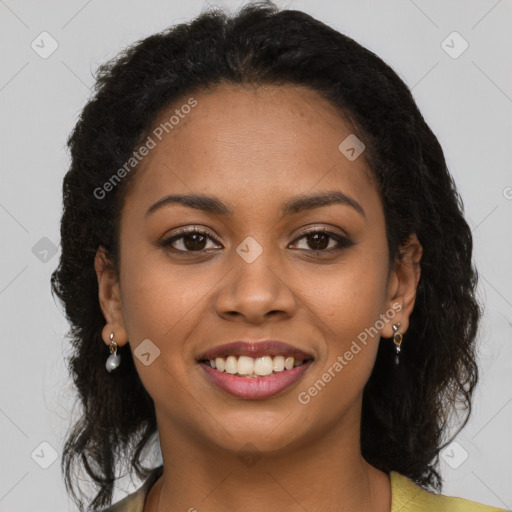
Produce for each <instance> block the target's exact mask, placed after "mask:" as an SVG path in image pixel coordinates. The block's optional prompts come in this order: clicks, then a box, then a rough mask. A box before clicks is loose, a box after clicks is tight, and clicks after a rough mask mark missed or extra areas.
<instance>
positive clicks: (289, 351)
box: [198, 340, 313, 361]
mask: <svg viewBox="0 0 512 512" xmlns="http://www.w3.org/2000/svg"><path fill="white" fill-rule="evenodd" d="M228 356H235V357H239V356H248V357H254V358H256V357H262V356H271V357H274V356H284V357H293V358H295V360H296V361H304V360H306V359H313V356H312V355H311V354H308V353H307V352H305V351H303V350H300V349H299V348H297V347H294V346H293V345H290V344H288V343H285V342H283V341H277V340H261V341H256V342H250V341H234V342H232V343H225V344H224V345H218V346H216V347H213V348H210V349H208V350H207V351H206V352H203V353H202V354H201V355H200V356H199V358H198V360H199V361H201V360H211V359H216V358H217V357H223V358H224V357H228Z"/></svg>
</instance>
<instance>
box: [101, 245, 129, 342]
mask: <svg viewBox="0 0 512 512" xmlns="http://www.w3.org/2000/svg"><path fill="white" fill-rule="evenodd" d="M94 270H95V271H96V276H97V278H98V298H99V301H100V306H101V310H102V311H103V316H104V317H105V320H106V324H105V327H104V328H103V331H102V338H103V341H104V342H105V344H107V345H109V344H110V334H111V333H114V340H115V341H116V342H117V344H118V345H119V346H122V345H124V344H125V343H127V341H128V336H127V333H126V327H125V324H124V318H123V309H122V302H121V292H120V287H119V281H118V279H117V276H116V273H115V271H114V268H113V265H112V262H111V260H110V258H109V257H108V255H107V251H106V250H105V248H104V247H102V246H100V247H99V248H98V250H97V251H96V256H95V258H94Z"/></svg>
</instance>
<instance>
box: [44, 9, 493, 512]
mask: <svg viewBox="0 0 512 512" xmlns="http://www.w3.org/2000/svg"><path fill="white" fill-rule="evenodd" d="M69 146H70V149H71V156H72V163H71V168H70V170H69V172H68V173H67V175H66V177H65V179H64V185H63V192H64V212H63V216H62V225H61V239H62V242H61V243H62V256H61V260H60V264H59V267H58V268H57V270H56V271H55V272H54V274H53V276H52V289H53V291H54V292H55V293H56V295H57V296H58V297H59V299H60V300H61V301H62V302H63V303H64V305H65V308H66V313H67V317H68V319H69V321H70V323H71V325H72V327H73V328H72V331H71V335H72V342H73V345H74V350H75V352H74V355H73V357H72V359H71V362H70V368H71V371H72V375H73V378H74V382H75V384H76V386H77V389H78V391H79V393H80V397H81V401H82V404H83V406H84V411H83V416H82V418H81V419H80V421H79V422H78V423H77V424H76V425H75V427H74V429H73V430H72V432H71V433H70V436H69V438H68V441H67V443H66V446H65V451H64V454H63V459H62V466H63V470H64V472H65V477H66V486H67V488H68V490H70V491H71V493H72V495H73V497H74V499H75V501H76V503H77V505H78V506H79V507H80V509H81V510H83V501H82V500H81V499H80V498H79V496H78V494H77V493H76V492H75V491H76V490H79V491H80V489H79V487H78V485H76V484H77V482H76V481H75V479H74V477H73V476H72V469H73V468H75V467H77V466H78V465H82V466H83V468H84V469H85V470H86V471H87V473H88V475H89V476H90V478H91V479H92V480H93V481H94V482H95V483H96V484H97V486H98V489H97V491H98V492H97V494H96V496H94V499H92V500H90V502H89V503H87V505H88V506H89V507H92V508H94V509H98V510H99V509H100V507H106V509H108V510H109V511H111V512H113V511H123V512H128V511H129V512H157V511H160V512H161V511H164V510H166V511H171V510H190V511H192V510H199V511H201V510H208V511H221V510H247V511H254V510H260V509H261V507H262V506H263V507H266V508H267V509H270V510H290V511H292V510H308V511H313V510H320V509H322V510H332V511H337V510H346V511H360V510H365V511H372V512H389V511H392V512H397V511H398V510H415V511H427V510H429V511H430V510H446V511H462V510H463V511H465V512H466V511H491V510H499V509H497V508H495V507H489V506H485V505H480V504H478V503H475V502H471V501H468V500H465V499H462V498H452V497H447V496H443V495H441V494H439V492H437V491H439V490H440V488H441V479H440V476H439V474H438V472H437V471H436V463H437V462H438V455H439V452H440V450H441V449H442V448H444V447H445V446H447V445H448V444H449V441H448V442H444V443H443V433H444V432H445V425H446V423H447V421H448V419H449V418H450V416H451V413H452V412H453V411H454V410H455V407H456V405H458V404H460V403H462V404H463V405H464V406H465V407H466V408H468V409H469V411H468V415H467V416H466V418H465V421H464V423H463V424H462V426H461V427H460V428H462V427H463V426H464V425H465V423H466V422H467V419H468V416H469V414H470V411H471V398H472V393H473V389H474V387H475V385H476V383H477V380H478V372H477V364H476V360H475V352H476V351H475V337H476V333H477V327H478V321H479V319H480V315H481V310H480V306H479V304H478V303H477V301H476V298H475V287H476V282H477V273H476V270H475V269H474V267H473V265H472V261H471V255H472V238H471V232H470V229H469V227H468V225H467V223H466V221H465V219H464V216H463V208H462V202H461V199H460V197H459V195H458V192H457V190H456V187H455V184H454V182H453V180H452V178H451V175H450V173H449V171H448V170H447V168H446V163H445V160H444V157H443V152H442V149H441V147H440V145H439V143H438V141H437V139H436V137H435V136H434V135H433V133H432V131H431V130H430V129H429V127H428V126H427V124H426V123H425V121H424V119H423V117H422V116H421V114H420V112H419V111H418V108H417V106H416V105H415V102H414V100H413V98H412V96H411V94H410V92H409V90H408V89H407V87H406V85H405V84H404V83H403V82H402V81H401V80H400V79H399V77H398V76H397V75H396V73H395V72H394V71H393V70H392V69H391V68H390V67H389V66H387V65H386V64H385V63H384V62H383V61H382V60H380V59H379V58H378V57H377V56H375V55H374V54H373V53H371V52H370V51H368V50H366V49H365V48H363V47H362V46H360V45H359V44H357V43H356V42H354V41H353V40H351V39H350V38H348V37H346V36H344V35H342V34H340V33H339V32H337V31H335V30H334V29H332V28H329V27H328V26H326V25H324V24H322V23H320V22H319V21H317V20H315V19H313V18H312V17H311V16H309V15H306V14H304V13H302V12H299V11H292V10H279V9H278V8H277V7H276V6H275V5H274V4H272V3H269V2H267V3H258V4H250V5H247V6H246V7H245V8H243V9H242V10H241V11H240V12H239V13H238V14H237V15H236V16H233V17H229V16H227V15H226V14H224V13H223V12H222V11H215V10H212V11H209V12H206V13H203V14H201V15H200V16H199V17H198V18H197V19H196V20H194V21H192V22H191V23H188V24H181V25H178V26H176V27H173V28H171V29H169V30H167V31H165V32H164V33H161V34H156V35H153V36H151V37H148V38H146V39H145V40H143V41H141V42H139V43H137V44H135V45H133V46H132V47H131V48H129V49H127V50H126V51H125V52H123V53H122V54H121V55H120V56H119V58H117V59H116V60H114V61H112V62H110V63H108V64H106V65H104V66H102V68H100V73H99V77H98V81H97V88H96V94H95V97H94V98H93V99H92V100H91V101H90V102H89V103H88V104H87V105H86V107H85V108H84V110H83V112H82V115H81V118H80V120H79V122H78V124H77V126H76V128H75V129H74V131H73V133H72V135H71V137H70V139H69ZM402 344H403V346H402ZM459 430H460V429H459ZM157 434H158V439H159V444H160V449H161V453H162V461H163V464H162V465H160V466H158V467H157V468H153V469H151V468H145V467H143V466H142V464H141V461H142V458H143V457H142V451H143V450H144V448H145V447H146V446H147V444H148V442H149V441H150V440H151V439H152V438H153V437H154V436H155V435H157ZM450 441H451V440H450ZM124 464H126V466H127V467H128V470H129V471H131V470H132V469H133V470H135V472H136V474H137V476H138V477H139V478H144V479H145V482H144V485H143V486H142V487H140V488H139V489H138V491H136V492H135V493H132V494H130V495H129V496H127V497H126V498H125V499H124V500H122V501H121V502H119V503H117V504H116V505H113V506H112V493H113V489H114V484H115V480H116V473H117V467H118V466H123V465H124ZM429 488H430V489H429ZM433 491H434V492H433ZM80 492H81V491H80ZM82 494H83V493H82ZM102 509H103V508H102Z"/></svg>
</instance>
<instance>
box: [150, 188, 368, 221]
mask: <svg viewBox="0 0 512 512" xmlns="http://www.w3.org/2000/svg"><path fill="white" fill-rule="evenodd" d="M170 204H181V205H184V206H188V207H189V208H195V209H196V210H201V211H203V212H206V213H211V214H215V215H222V216H230V217H232V216H233V213H234V212H233V210H232V209H231V208H229V207H228V206H227V205H226V204H225V203H223V202H222V201H221V200H220V199H218V198H217V197H215V196H207V195H203V194H171V195H167V196H165V197H162V199H159V200H158V201H157V202H156V203H154V204H152V205H151V206H150V207H149V208H148V210H147V212H146V214H145V217H148V215H150V214H152V213H154V212H155V211H157V210H159V209H160V208H162V207H163V206H166V205H170ZM333 204H342V205H346V206H350V207H352V208H353V209H354V210H356V211H357V212H358V213H359V214H360V215H362V216H363V217H364V218H365V219H366V213H365V211H364V210H363V207H362V206H361V205H360V204H359V203H358V202H357V201H356V200H355V199H353V198H352V197H350V196H348V195H346V194H344V193H343V192H340V191H339V190H328V191H325V192H319V193H317V194H312V195H301V196H296V197H292V198H291V199H288V200H286V201H285V202H284V203H283V204H282V205H281V210H280V214H281V217H284V216H287V215H295V214H297V213H300V212H302V211H305V210H312V209H314V208H320V207H323V206H330V205H333Z"/></svg>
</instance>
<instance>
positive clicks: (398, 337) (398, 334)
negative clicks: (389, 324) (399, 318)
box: [393, 322, 403, 365]
mask: <svg viewBox="0 0 512 512" xmlns="http://www.w3.org/2000/svg"><path fill="white" fill-rule="evenodd" d="M399 327H400V322H397V323H396V324H393V331H395V333H394V334H393V343H394V344H395V347H396V353H395V354H396V355H395V364H396V365H398V364H399V363H400V360H399V354H400V345H401V344H402V340H403V334H402V333H401V332H400V331H399V330H398V328H399Z"/></svg>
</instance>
